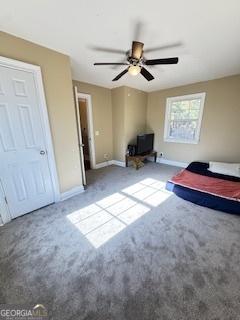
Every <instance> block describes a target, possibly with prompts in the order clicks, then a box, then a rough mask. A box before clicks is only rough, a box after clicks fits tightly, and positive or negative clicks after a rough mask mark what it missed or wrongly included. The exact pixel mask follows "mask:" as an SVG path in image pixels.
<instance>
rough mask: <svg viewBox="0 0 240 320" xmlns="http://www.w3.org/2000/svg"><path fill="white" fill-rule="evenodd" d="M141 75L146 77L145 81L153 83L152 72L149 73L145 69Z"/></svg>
mask: <svg viewBox="0 0 240 320" xmlns="http://www.w3.org/2000/svg"><path fill="white" fill-rule="evenodd" d="M141 74H142V75H143V76H144V78H145V79H147V80H148V81H151V80H153V79H154V76H153V75H151V73H150V72H148V71H147V69H145V68H144V67H142V68H141Z"/></svg>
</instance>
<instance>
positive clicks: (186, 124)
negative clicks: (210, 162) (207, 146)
mask: <svg viewBox="0 0 240 320" xmlns="http://www.w3.org/2000/svg"><path fill="white" fill-rule="evenodd" d="M196 131H197V121H196V120H182V121H171V122H170V128H169V137H170V138H172V139H179V140H187V141H190V140H194V139H195V138H196Z"/></svg>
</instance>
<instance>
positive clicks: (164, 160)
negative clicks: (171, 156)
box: [157, 158, 188, 168]
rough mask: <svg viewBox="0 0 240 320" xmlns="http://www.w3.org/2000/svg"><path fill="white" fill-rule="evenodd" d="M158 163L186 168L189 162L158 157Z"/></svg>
mask: <svg viewBox="0 0 240 320" xmlns="http://www.w3.org/2000/svg"><path fill="white" fill-rule="evenodd" d="M157 163H162V164H167V165H169V166H174V167H180V168H186V167H187V166H188V163H187V162H180V161H173V160H168V159H164V158H157Z"/></svg>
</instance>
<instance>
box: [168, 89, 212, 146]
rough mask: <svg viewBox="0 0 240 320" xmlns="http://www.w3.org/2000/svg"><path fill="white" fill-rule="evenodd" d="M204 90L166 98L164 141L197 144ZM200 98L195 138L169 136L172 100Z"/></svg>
mask: <svg viewBox="0 0 240 320" xmlns="http://www.w3.org/2000/svg"><path fill="white" fill-rule="evenodd" d="M205 97H206V92H200V93H194V94H187V95H183V96H177V97H169V98H167V99H166V109H165V122H164V142H174V143H187V144H198V143H199V141H200V132H201V127H202V118H203V109H204V104H205ZM194 99H200V100H201V103H200V114H199V118H198V126H197V131H196V138H195V139H194V140H184V139H180V138H179V139H177V138H170V137H169V127H170V126H169V124H170V116H171V106H172V103H173V102H176V101H184V100H194Z"/></svg>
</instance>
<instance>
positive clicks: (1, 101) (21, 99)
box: [0, 66, 54, 218]
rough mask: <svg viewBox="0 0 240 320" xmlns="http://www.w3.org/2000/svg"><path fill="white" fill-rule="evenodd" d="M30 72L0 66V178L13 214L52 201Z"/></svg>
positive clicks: (42, 134)
mask: <svg viewBox="0 0 240 320" xmlns="http://www.w3.org/2000/svg"><path fill="white" fill-rule="evenodd" d="M39 108H40V105H39V100H38V92H37V86H36V83H35V78H34V75H33V73H31V72H27V71H21V70H16V69H12V68H7V67H3V66H0V179H1V181H2V186H3V189H4V193H5V195H6V198H7V201H8V206H9V211H10V215H11V217H12V218H15V217H17V216H19V215H22V214H25V213H27V212H30V211H33V210H35V209H37V208H40V207H42V206H45V205H47V204H50V203H52V202H53V201H54V191H53V185H52V180H51V174H50V169H49V162H48V155H47V150H46V143H45V138H44V131H43V126H42V119H41V113H40V109H39Z"/></svg>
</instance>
